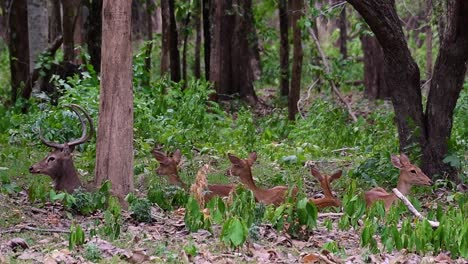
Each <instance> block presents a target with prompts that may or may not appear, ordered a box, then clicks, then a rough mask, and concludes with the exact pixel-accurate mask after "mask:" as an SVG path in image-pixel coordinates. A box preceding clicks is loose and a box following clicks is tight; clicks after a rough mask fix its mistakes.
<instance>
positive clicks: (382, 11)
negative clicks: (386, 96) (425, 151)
mask: <svg viewBox="0 0 468 264" xmlns="http://www.w3.org/2000/svg"><path fill="white" fill-rule="evenodd" d="M347 1H348V2H349V3H350V4H351V5H352V6H353V7H354V8H355V9H356V10H357V11H358V12H359V13H360V14H361V16H362V17H363V18H364V20H365V21H366V22H367V24H368V25H369V27H370V28H371V30H372V31H373V32H374V34H375V36H376V37H377V40H378V41H379V43H380V45H381V46H382V49H383V53H384V73H385V79H386V83H387V85H388V86H389V87H392V89H393V90H392V103H393V107H394V109H395V118H396V123H397V127H398V136H399V139H400V150H401V151H404V150H406V151H407V148H408V147H410V146H415V145H416V146H417V145H419V146H424V144H425V143H426V140H425V135H426V131H425V127H424V124H423V122H424V121H423V112H422V111H423V108H422V101H421V99H422V98H421V91H420V84H419V82H420V76H419V68H418V65H416V62H415V61H414V60H413V58H412V57H411V53H410V51H409V49H408V45H407V43H406V40H405V36H404V34H403V30H402V28H401V23H400V20H399V17H398V15H397V12H396V9H395V2H394V1H387V0H347Z"/></svg>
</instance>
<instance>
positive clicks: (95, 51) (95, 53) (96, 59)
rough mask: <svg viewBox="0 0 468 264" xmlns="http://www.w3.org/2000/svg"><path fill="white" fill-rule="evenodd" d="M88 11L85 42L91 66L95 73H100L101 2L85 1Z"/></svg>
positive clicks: (95, 0) (98, 0)
mask: <svg viewBox="0 0 468 264" xmlns="http://www.w3.org/2000/svg"><path fill="white" fill-rule="evenodd" d="M86 3H87V6H88V10H89V15H88V19H87V20H86V23H85V27H86V34H87V36H86V42H87V45H88V53H89V57H90V62H91V65H93V68H94V70H95V71H96V73H99V72H100V71H101V42H102V0H92V1H89V0H88V1H87V2H86Z"/></svg>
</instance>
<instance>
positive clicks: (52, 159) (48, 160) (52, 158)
mask: <svg viewBox="0 0 468 264" xmlns="http://www.w3.org/2000/svg"><path fill="white" fill-rule="evenodd" d="M54 160H55V157H49V158H48V159H47V162H50V161H54Z"/></svg>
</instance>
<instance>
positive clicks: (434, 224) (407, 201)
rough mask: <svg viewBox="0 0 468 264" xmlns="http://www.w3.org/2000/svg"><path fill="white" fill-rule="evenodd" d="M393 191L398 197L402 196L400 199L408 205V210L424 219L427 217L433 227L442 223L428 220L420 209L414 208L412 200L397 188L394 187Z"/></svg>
mask: <svg viewBox="0 0 468 264" xmlns="http://www.w3.org/2000/svg"><path fill="white" fill-rule="evenodd" d="M392 191H393V193H394V194H395V195H396V196H397V197H398V198H400V200H401V201H402V202H403V203H404V204H405V205H406V207H408V210H409V211H410V212H411V213H412V214H414V215H415V216H416V217H417V218H419V219H422V220H424V219H426V220H427V222H429V224H430V225H431V226H432V227H439V225H440V223H439V222H436V221H431V220H428V219H427V218H425V217H424V216H422V215H421V213H420V212H418V210H416V208H414V206H413V205H412V204H411V202H410V201H409V200H408V199H407V198H406V197H405V196H404V195H403V194H402V193H401V192H400V191H399V190H398V189H397V188H393V189H392Z"/></svg>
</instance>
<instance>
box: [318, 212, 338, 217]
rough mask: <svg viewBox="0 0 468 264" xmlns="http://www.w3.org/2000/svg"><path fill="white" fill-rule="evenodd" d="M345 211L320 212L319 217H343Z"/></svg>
mask: <svg viewBox="0 0 468 264" xmlns="http://www.w3.org/2000/svg"><path fill="white" fill-rule="evenodd" d="M343 215H344V213H320V214H318V215H317V217H341V216H343Z"/></svg>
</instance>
